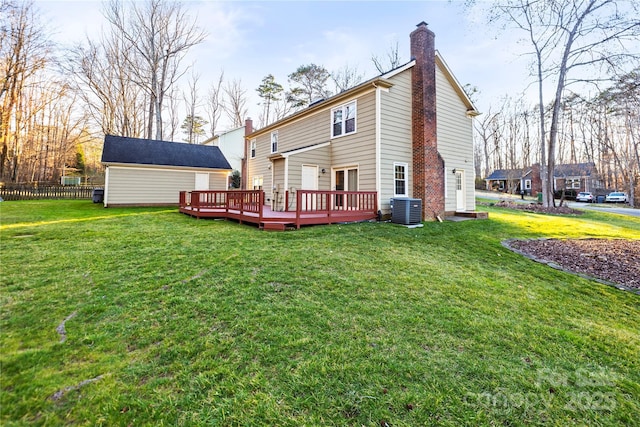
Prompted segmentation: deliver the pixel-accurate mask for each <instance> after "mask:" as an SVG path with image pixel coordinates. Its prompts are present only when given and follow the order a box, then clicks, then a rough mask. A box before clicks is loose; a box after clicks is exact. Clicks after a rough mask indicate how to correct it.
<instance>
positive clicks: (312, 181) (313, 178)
mask: <svg viewBox="0 0 640 427" xmlns="http://www.w3.org/2000/svg"><path fill="white" fill-rule="evenodd" d="M300 189H301V190H317V189H318V166H311V165H302V183H301V185H300ZM316 197H317V196H315V195H310V194H309V195H307V196H306V197H303V198H302V210H303V211H305V210H307V209H309V210H313V209H315V208H316V205H317V204H316Z"/></svg>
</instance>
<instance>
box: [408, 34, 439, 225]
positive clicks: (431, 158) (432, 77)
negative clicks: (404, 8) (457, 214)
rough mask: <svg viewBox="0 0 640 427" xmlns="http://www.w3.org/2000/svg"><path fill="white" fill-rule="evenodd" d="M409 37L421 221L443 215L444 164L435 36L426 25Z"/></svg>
mask: <svg viewBox="0 0 640 427" xmlns="http://www.w3.org/2000/svg"><path fill="white" fill-rule="evenodd" d="M417 27H418V28H417V29H415V30H414V31H413V32H412V33H411V36H410V39H411V58H412V59H415V61H416V65H415V66H414V67H413V69H412V72H411V82H412V90H411V102H412V113H411V123H412V134H413V197H415V198H419V199H422V219H423V220H425V221H428V220H434V219H436V216H438V215H440V216H441V217H442V215H444V160H443V159H442V157H441V156H440V154H439V153H438V135H437V123H436V50H435V34H434V33H433V32H432V31H431V30H429V29H428V28H427V24H426V23H425V22H421V23H419V24H418V25H417Z"/></svg>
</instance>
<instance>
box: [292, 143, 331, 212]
mask: <svg viewBox="0 0 640 427" xmlns="http://www.w3.org/2000/svg"><path fill="white" fill-rule="evenodd" d="M288 165H289V176H288V179H289V182H288V187H287V189H288V190H289V209H295V207H296V204H295V200H296V195H295V193H296V191H297V190H298V189H299V188H300V187H301V186H302V165H309V166H318V189H319V190H330V189H331V145H326V146H322V147H319V148H314V149H310V150H305V151H302V152H300V153H293V154H291V155H290V156H289V158H288ZM322 169H324V170H325V173H324V174H323V173H322Z"/></svg>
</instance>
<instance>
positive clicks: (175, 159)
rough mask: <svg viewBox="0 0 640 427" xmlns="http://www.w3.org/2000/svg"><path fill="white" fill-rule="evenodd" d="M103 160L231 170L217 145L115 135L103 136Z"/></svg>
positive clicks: (103, 161)
mask: <svg viewBox="0 0 640 427" xmlns="http://www.w3.org/2000/svg"><path fill="white" fill-rule="evenodd" d="M102 163H106V164H109V163H126V164H139V165H157V166H179V167H190V168H206V169H229V170H231V166H230V165H229V162H228V161H227V159H226V158H225V157H224V155H223V154H222V152H221V151H220V148H218V147H214V146H210V145H209V146H207V145H195V144H183V143H179V142H168V141H157V140H153V139H140V138H129V137H122V136H113V135H105V137H104V147H103V150H102Z"/></svg>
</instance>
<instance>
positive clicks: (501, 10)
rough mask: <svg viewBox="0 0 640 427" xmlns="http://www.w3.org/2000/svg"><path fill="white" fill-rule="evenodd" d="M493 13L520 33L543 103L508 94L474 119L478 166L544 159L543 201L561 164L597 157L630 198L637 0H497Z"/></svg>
mask: <svg viewBox="0 0 640 427" xmlns="http://www.w3.org/2000/svg"><path fill="white" fill-rule="evenodd" d="M468 3H469V4H470V5H471V6H477V4H476V2H475V1H473V0H470V1H469V2H468ZM487 12H488V13H487V16H488V23H489V24H491V25H493V26H496V27H498V28H509V29H511V30H513V31H516V32H517V33H520V34H522V40H521V42H522V43H523V44H524V45H526V46H528V47H529V49H530V50H529V52H528V55H529V56H530V58H531V59H532V60H531V63H530V65H531V69H530V76H531V77H532V82H533V83H534V84H535V87H536V89H537V95H538V96H537V98H538V103H537V105H536V106H535V110H531V109H529V108H527V106H525V105H522V103H521V102H519V101H514V100H509V99H508V100H505V102H504V103H503V105H501V106H498V107H494V108H493V112H489V113H488V114H486V115H485V117H484V118H483V119H481V120H480V121H479V122H478V123H477V124H476V125H477V129H478V133H477V135H478V138H477V141H479V144H477V145H476V168H478V169H477V170H476V172H481V170H480V169H481V166H480V165H482V167H484V168H485V170H484V171H483V172H484V174H483V175H482V176H486V175H487V171H488V169H490V168H492V167H493V168H494V169H501V168H502V166H503V165H504V166H505V167H506V168H509V167H517V165H518V164H520V165H526V164H531V163H533V162H536V163H539V164H540V171H541V178H542V195H543V204H544V205H545V206H551V205H553V204H554V198H553V190H554V189H553V176H554V169H555V165H556V164H560V163H562V162H563V161H565V159H566V161H567V162H576V161H578V160H582V161H591V162H595V163H596V165H597V166H598V170H599V172H600V173H601V174H602V175H603V177H604V179H605V185H606V186H607V187H608V188H610V189H619V190H625V191H628V192H629V194H630V198H631V201H632V204H633V200H634V193H635V189H636V187H637V186H638V184H640V182H639V181H640V169H639V164H640V156H639V151H640V148H639V144H640V140H639V139H638V137H639V135H638V130H639V129H640V120H639V116H638V108H637V107H638V99H639V96H638V95H639V90H638V85H639V83H640V82H639V79H638V71H639V70H640V68H639V67H638V66H637V64H638V59H640V51H639V50H638V49H639V47H640V18H639V17H640V4H639V3H638V2H635V1H629V0H573V1H570V0H497V1H494V2H493V3H489V6H488V11H487ZM603 88H604V89H603ZM548 92H550V93H551V94H552V95H551V96H550V98H551V100H550V101H549V100H547V98H546V97H547V95H546V94H547V93H548ZM592 93H593V94H594V95H591V94H592Z"/></svg>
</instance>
